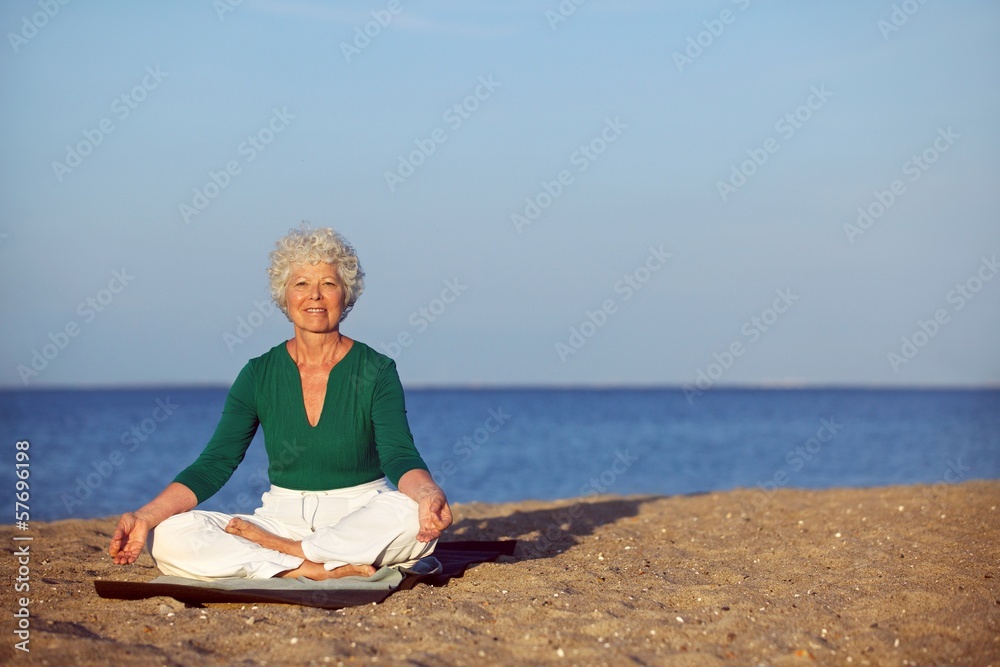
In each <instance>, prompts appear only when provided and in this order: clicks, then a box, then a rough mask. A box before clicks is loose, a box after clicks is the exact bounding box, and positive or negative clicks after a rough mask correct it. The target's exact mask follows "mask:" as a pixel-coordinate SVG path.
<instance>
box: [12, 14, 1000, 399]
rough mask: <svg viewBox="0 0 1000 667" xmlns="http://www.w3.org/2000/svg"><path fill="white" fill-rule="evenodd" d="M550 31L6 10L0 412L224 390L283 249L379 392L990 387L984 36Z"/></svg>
mask: <svg viewBox="0 0 1000 667" xmlns="http://www.w3.org/2000/svg"><path fill="white" fill-rule="evenodd" d="M222 7H227V8H229V9H231V10H232V11H222V10H221V8H222ZM562 7H564V8H566V7H575V11H573V12H572V14H570V15H568V16H561V15H559V14H558V12H559V8H560V3H558V2H555V1H549V2H528V1H514V2H504V3H500V2H495V3H460V2H445V1H432V0H425V1H421V2H412V3H411V2H406V1H405V0H399V1H398V2H388V1H379V2H363V3H362V2H359V3H320V2H308V1H302V2H280V1H271V2H263V1H261V2H255V1H254V0H245V1H244V2H242V3H239V4H236V5H233V6H230V5H229V4H227V3H225V1H224V0H220V2H217V3H214V4H213V3H212V2H210V1H208V0H205V1H202V2H187V3H161V4H155V5H154V4H150V5H147V4H145V3H124V2H89V3H82V2H70V3H68V4H65V5H61V4H59V3H58V2H57V1H56V0H52V2H50V3H47V2H46V1H45V0H42V2H38V1H37V0H36V1H35V2H25V1H18V2H7V3H4V4H3V6H2V9H0V26H2V28H3V32H4V34H5V36H6V38H5V42H6V43H5V45H4V46H3V47H2V49H0V50H2V52H3V55H2V57H0V74H2V80H3V83H4V89H5V90H6V91H7V94H6V95H5V96H4V97H5V100H4V104H3V106H2V111H0V113H2V114H3V118H2V120H3V122H2V124H0V137H2V142H3V156H4V157H3V163H2V173H0V207H2V209H0V210H2V212H3V217H2V221H0V272H2V274H0V275H2V281H0V308H2V318H0V328H2V335H3V340H4V345H3V350H2V353H0V355H2V358H0V384H2V385H4V386H8V387H14V388H23V387H45V386H67V385H68V386H111V385H151V384H159V383H170V384H203V383H217V384H228V383H229V382H231V381H232V379H233V378H234V377H235V375H236V373H237V372H238V371H239V369H240V368H241V367H242V366H243V364H244V363H245V362H246V360H247V359H248V358H250V357H252V356H256V355H258V354H261V353H262V352H264V351H266V350H267V349H269V348H270V347H272V346H273V345H275V344H277V343H278V342H279V341H281V340H283V339H284V338H286V337H288V336H289V335H290V334H291V326H290V324H289V323H288V322H287V321H286V320H285V318H284V317H283V316H282V315H281V314H280V313H277V312H271V311H270V309H269V308H268V306H267V305H266V303H264V302H266V300H267V298H268V297H267V294H268V292H267V284H266V276H265V274H264V269H265V268H266V264H267V254H268V252H269V251H270V249H271V247H272V246H273V243H274V241H275V240H276V239H277V238H278V237H279V236H281V235H282V234H284V233H285V232H287V230H288V229H290V228H292V227H295V226H297V225H298V224H299V223H300V222H301V221H303V220H308V221H310V222H311V223H313V224H314V225H323V226H332V227H334V228H336V229H338V230H339V231H340V232H342V233H343V234H344V235H345V236H346V237H347V238H348V239H349V240H350V241H351V242H352V243H353V244H354V245H355V247H356V248H357V250H358V253H359V256H360V258H361V261H362V264H363V266H364V268H365V270H366V272H367V274H368V279H367V289H366V292H365V293H364V295H363V296H362V297H361V300H360V301H359V302H358V305H357V307H356V308H355V310H354V312H353V313H352V314H351V315H350V316H349V317H348V319H347V320H346V321H345V323H344V325H343V330H344V332H345V333H346V334H348V335H350V336H352V337H354V338H357V339H359V340H362V341H364V342H366V343H368V344H369V345H372V346H373V347H375V348H376V349H379V350H382V351H385V352H387V353H390V354H391V356H394V357H395V358H396V359H397V364H398V367H399V370H400V375H401V377H402V378H403V380H404V383H406V384H408V385H411V386H419V385H521V384H526V385H535V384H543V385H581V384H583V385H607V384H629V385H663V384H667V385H684V384H687V385H689V386H695V387H702V388H710V387H712V386H721V385H729V384H769V385H771V384H779V385H785V384H792V385H798V384H805V385H828V384H838V385H839V384H851V385H854V384H862V385H926V384H936V385H970V384H971V385H981V384H996V383H997V382H998V381H1000V349H998V347H997V345H996V332H997V331H1000V279H995V278H1000V277H998V276H996V275H995V274H996V273H997V271H998V269H997V267H996V265H995V260H994V258H995V257H996V256H997V254H1000V230H998V225H997V222H998V212H1000V200H998V196H997V182H998V175H1000V173H998V172H1000V168H998V164H997V159H996V156H997V155H998V148H1000V146H998V143H1000V142H998V139H1000V133H998V130H997V124H996V119H997V118H998V117H1000V100H998V89H997V86H996V83H997V80H998V76H997V75H998V69H1000V57H998V56H1000V40H998V39H997V37H996V35H997V34H1000V33H998V28H1000V7H998V6H997V5H996V4H995V3H990V2H985V1H978V2H976V1H958V2H950V3H925V4H921V3H919V2H917V0H909V1H908V2H904V3H898V2H897V3H893V2H854V1H849V2H843V3H822V4H816V3H793V2H772V3H758V2H748V1H746V0H740V1H739V2H731V1H718V2H698V3H696V2H671V3H660V2H642V1H639V0H637V1H632V2H626V1H622V2H615V1H609V2H598V1H597V0H590V1H589V2H585V3H583V4H581V5H579V6H576V5H574V4H573V3H572V2H569V1H567V2H564V3H563V4H562ZM373 12H374V14H373ZM554 17H558V18H559V19H562V18H564V19H565V20H557V19H556V18H554ZM378 19H381V20H382V23H384V24H385V25H380V24H379V23H378V22H377V20H378ZM365 30H367V31H368V33H370V35H372V36H370V37H367V38H365V37H359V35H363V34H364V32H365ZM456 105H457V108H456ZM251 158H252V159H251ZM914 158H916V159H914ZM227 170H228V171H227ZM387 174H388V176H387ZM536 207H537V208H536ZM859 208H860V209H861V210H862V211H866V212H867V213H868V217H863V218H862V219H861V221H860V222H859ZM116 272H117V273H116ZM241 321H242V322H244V323H243V324H241ZM698 382H700V384H696V383H698Z"/></svg>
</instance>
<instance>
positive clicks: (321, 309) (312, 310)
mask: <svg viewBox="0 0 1000 667" xmlns="http://www.w3.org/2000/svg"><path fill="white" fill-rule="evenodd" d="M306 312H307V313H315V314H318V313H325V312H326V308H306Z"/></svg>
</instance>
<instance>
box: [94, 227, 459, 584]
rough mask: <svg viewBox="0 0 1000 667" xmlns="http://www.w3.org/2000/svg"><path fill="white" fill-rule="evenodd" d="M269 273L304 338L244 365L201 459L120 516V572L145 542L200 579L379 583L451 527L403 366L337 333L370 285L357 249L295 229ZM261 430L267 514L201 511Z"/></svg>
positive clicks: (177, 570)
mask: <svg viewBox="0 0 1000 667" xmlns="http://www.w3.org/2000/svg"><path fill="white" fill-rule="evenodd" d="M268 274H269V276H270V280H271V296H272V298H273V299H274V301H275V303H276V304H277V306H278V308H280V309H281V310H282V312H284V313H285V314H286V315H287V316H288V319H289V320H291V322H292V325H293V328H294V336H293V337H292V338H291V339H290V340H288V341H285V342H283V343H281V344H280V345H277V346H276V347H274V348H272V349H271V350H270V351H268V352H266V353H265V354H263V355H262V356H260V357H257V358H256V359H251V360H250V362H249V363H247V365H246V366H245V367H244V368H243V370H242V371H241V372H240V374H239V376H238V377H237V378H236V382H235V383H233V386H232V388H231V389H230V391H229V395H228V397H227V398H226V403H225V407H224V408H223V411H222V418H221V420H220V421H219V425H218V427H217V428H216V431H215V434H214V435H213V436H212V439H211V440H210V441H209V443H208V445H207V446H206V447H205V450H204V451H203V452H202V454H201V456H199V457H198V459H197V460H196V461H195V462H194V463H193V464H191V465H190V466H188V467H187V468H186V469H185V470H183V471H182V472H181V473H180V474H179V475H177V477H176V478H174V481H173V482H172V483H171V484H169V485H168V486H167V488H166V489H164V490H163V491H162V492H161V493H160V494H159V495H158V496H157V497H156V498H155V499H153V500H152V501H151V502H149V503H148V504H146V505H145V506H144V507H142V508H141V509H139V510H136V511H135V512H126V513H125V514H123V515H122V517H121V519H120V520H119V521H118V526H117V528H116V529H115V533H114V536H113V537H112V538H111V545H110V547H109V550H108V551H109V553H110V554H111V556H112V557H113V559H114V562H115V563H119V564H127V563H133V562H135V560H136V558H138V556H139V553H140V552H141V551H142V548H143V546H144V545H145V543H146V542H147V539H148V541H149V549H150V554H151V555H152V556H153V559H154V561H155V562H156V564H157V566H158V567H159V568H160V570H161V571H162V572H164V573H165V574H172V575H177V576H183V577H190V578H193V579H201V580H211V579H216V578H221V577H251V578H269V577H305V578H308V579H317V580H318V579H328V578H337V577H344V576H352V575H353V576H368V575H370V574H372V573H374V572H375V569H376V568H377V567H380V566H383V565H396V564H403V563H408V562H412V561H415V560H418V559H419V558H421V557H423V556H426V555H428V554H430V553H431V552H432V551H433V549H434V545H435V543H436V540H437V538H438V536H439V535H440V534H441V531H443V530H444V529H445V528H447V527H448V526H449V525H450V524H451V521H452V515H451V509H450V508H449V506H448V501H447V498H446V497H445V494H444V492H443V491H442V490H441V489H440V487H438V485H437V484H435V483H434V481H433V479H431V476H430V474H429V473H428V472H427V466H426V465H425V464H424V462H423V460H422V459H421V458H420V454H419V453H418V452H417V450H416V447H415V446H414V444H413V436H412V435H411V433H410V429H409V426H408V424H407V421H406V411H405V408H404V403H403V390H402V386H401V384H400V381H399V376H398V374H397V372H396V367H395V363H394V362H393V361H392V359H390V358H389V357H386V356H384V355H382V354H380V353H378V352H376V351H375V350H373V349H372V348H370V347H368V346H367V345H365V344H364V343H361V342H359V341H355V340H351V339H350V338H348V337H347V336H344V335H343V334H342V333H341V332H340V323H341V322H342V321H343V319H344V317H345V316H346V315H347V314H348V313H349V312H350V310H351V308H352V307H353V306H354V303H355V301H356V300H357V298H358V296H360V294H361V292H362V290H363V288H364V272H363V271H362V270H361V266H360V264H359V263H358V258H357V255H356V254H355V252H354V249H353V248H352V247H351V246H350V245H349V244H348V243H347V242H346V241H345V240H344V238H343V237H341V236H340V235H339V234H337V233H336V232H334V231H333V230H332V229H309V228H306V227H303V228H302V229H299V230H292V232H291V233H289V234H288V235H287V236H285V237H284V238H282V239H281V240H279V241H278V243H277V244H276V248H275V250H274V251H273V252H272V253H271V266H270V268H269V269H268ZM258 425H259V426H261V427H262V428H263V431H264V441H265V449H266V450H267V455H268V461H269V465H268V477H269V481H270V482H271V487H270V489H269V490H268V491H267V492H266V493H264V495H263V498H262V506H261V507H260V508H258V509H257V510H256V511H255V512H254V513H253V514H252V515H237V516H230V515H227V514H223V513H221V512H207V511H201V510H194V509H193V508H194V507H195V506H196V505H197V504H198V503H200V502H203V501H204V500H206V499H207V498H209V497H210V496H212V495H213V494H214V493H215V492H217V491H218V490H219V489H220V488H222V485H223V484H225V483H226V481H227V480H228V479H229V478H230V476H231V475H232V473H233V471H234V470H235V469H236V466H237V465H239V463H240V462H241V461H242V460H243V456H244V454H245V453H246V450H247V447H248V446H249V444H250V441H251V439H252V438H253V436H254V433H256V431H257V427H258ZM387 480H388V482H392V483H393V484H395V485H396V487H397V488H398V491H395V490H393V489H392V487H390V486H389V484H388V483H387Z"/></svg>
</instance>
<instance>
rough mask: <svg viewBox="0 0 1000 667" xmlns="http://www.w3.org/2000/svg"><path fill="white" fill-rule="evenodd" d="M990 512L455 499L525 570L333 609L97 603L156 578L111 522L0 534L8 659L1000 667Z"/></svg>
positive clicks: (463, 530) (903, 505)
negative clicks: (22, 618)
mask: <svg viewBox="0 0 1000 667" xmlns="http://www.w3.org/2000/svg"><path fill="white" fill-rule="evenodd" d="M998 505H1000V482H998V481H989V482H986V481H974V482H966V483H963V484H957V485H944V484H942V485H935V486H909V487H887V488H874V489H834V490H827V491H801V490H778V491H775V492H773V493H770V494H765V493H764V492H762V491H759V490H737V491H729V492H720V493H709V494H703V495H694V496H675V497H653V496H629V497H620V496H592V497H587V498H583V499H580V500H578V501H558V502H519V503H510V504H475V503H473V504H464V505H457V506H456V507H455V510H456V517H457V518H456V522H455V526H454V527H453V529H452V530H450V531H449V533H448V539H454V540H459V539H462V540H470V539H472V540H475V539H485V540H495V539H517V540H519V541H520V543H519V545H518V548H517V551H516V554H515V557H513V558H507V557H503V558H502V559H501V560H500V561H499V562H496V563H487V564H482V565H477V566H475V567H473V568H472V569H470V570H469V571H468V572H466V574H465V576H464V577H462V578H460V579H454V580H452V581H450V582H449V583H448V584H447V585H445V586H426V585H418V586H417V587H416V588H414V589H413V590H409V591H400V592H398V593H396V594H394V595H392V596H391V597H389V599H388V600H386V601H385V602H384V603H382V604H379V605H368V606H365V607H354V608H348V609H342V610H337V611H329V610H323V609H315V608H304V607H296V606H288V605H276V604H258V605H240V604H222V605H208V606H206V607H202V608H199V607H186V606H185V605H184V604H182V603H180V602H177V601H176V600H173V599H172V598H166V597H160V598H153V599H148V600H139V601H131V602H128V601H118V600H105V599H101V598H99V597H97V595H96V593H95V592H94V586H93V583H92V581H93V580H94V579H95V578H105V579H117V580H128V581H149V580H151V579H153V578H155V577H156V576H157V575H158V574H159V573H158V572H157V570H156V569H155V568H154V567H153V565H152V562H151V561H150V559H149V556H148V555H145V554H144V556H143V557H142V559H141V560H140V561H139V562H138V563H137V564H135V565H133V566H131V567H119V566H115V565H113V564H112V563H111V560H110V558H109V557H108V556H107V553H106V549H107V544H108V540H109V537H110V534H111V532H112V530H113V526H114V519H113V518H111V517H109V518H105V519H93V520H68V521H57V522H52V523H33V524H32V525H31V527H30V530H29V531H27V532H21V531H17V530H15V529H14V527H13V526H7V525H5V526H2V527H0V531H2V533H3V540H4V545H5V546H4V555H3V561H2V563H0V568H2V570H0V571H2V572H3V580H4V581H5V582H6V583H5V585H4V588H3V593H2V595H0V599H2V604H3V610H4V612H5V616H4V617H5V619H6V620H5V621H4V627H6V628H7V630H6V631H5V632H4V633H3V636H4V637H5V640H4V642H3V644H2V645H0V662H2V663H4V664H24V665H53V666H58V667H62V666H64V665H107V664H114V665H116V666H126V665H143V666H147V665H231V664H238V665H293V664H294V665H339V664H343V665H360V664H384V665H482V664H539V663H544V664H564V665H776V666H778V665H811V664H818V665H952V664H954V665H1000V567H998V553H1000V511H998V509H997V506H998ZM15 535H17V536H25V535H27V536H31V537H32V538H33V539H32V541H31V542H30V543H28V544H30V563H29V566H28V567H29V569H30V573H29V574H28V583H29V585H30V593H29V594H28V597H29V598H30V600H31V602H30V604H29V606H28V609H29V612H30V617H29V623H28V625H29V631H30V642H29V643H28V644H27V645H25V646H26V647H27V648H29V649H30V652H24V651H21V650H18V649H17V648H15V644H16V643H17V642H18V641H20V639H19V638H18V637H17V635H15V634H14V633H13V631H14V630H16V626H17V622H18V619H17V618H13V615H14V614H15V613H17V611H18V609H19V607H20V605H19V604H18V599H19V598H20V597H23V596H24V595H25V594H24V593H23V592H17V591H16V590H15V588H16V582H17V579H18V573H17V570H18V567H19V565H18V561H17V556H16V555H15V550H16V549H17V548H18V547H19V546H22V545H24V544H26V542H15V541H14V540H13V537H14V536H15ZM22 573H23V571H22Z"/></svg>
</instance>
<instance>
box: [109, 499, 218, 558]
mask: <svg viewBox="0 0 1000 667" xmlns="http://www.w3.org/2000/svg"><path fill="white" fill-rule="evenodd" d="M197 504H198V497H197V496H195V495H194V491H192V490H191V489H189V488H187V487H186V486H184V485H183V484H180V483H178V482H171V483H170V484H168V485H167V488H165V489H163V491H161V492H160V495H158V496H156V498H153V500H151V501H149V502H148V503H146V505H145V506H143V507H142V508H141V509H140V510H139V511H137V512H125V514H122V518H120V519H118V526H117V527H115V534H114V535H112V536H111V546H109V547H108V553H109V554H111V558H112V559H113V560H114V561H115V562H116V563H117V564H119V565H128V564H130V563H134V562H135V561H136V559H137V558H139V554H140V553H142V548H143V547H144V546H146V536H147V535H149V531H151V530H152V529H153V528H156V526H158V525H159V524H160V523H161V522H162V521H164V520H166V519H167V518H169V517H172V516H173V515H175V514H180V513H181V512H187V511H188V510H190V509H194V507H195V505H197Z"/></svg>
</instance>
